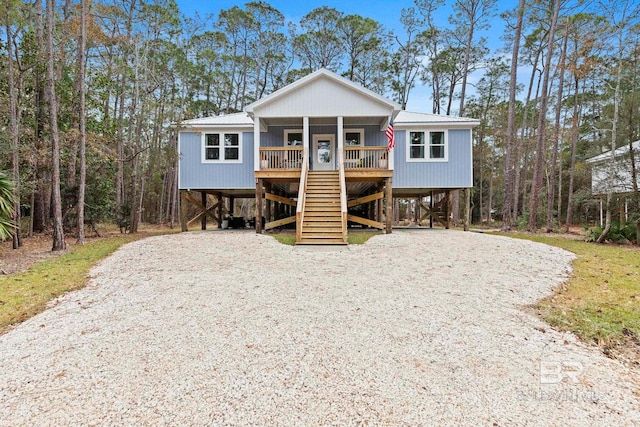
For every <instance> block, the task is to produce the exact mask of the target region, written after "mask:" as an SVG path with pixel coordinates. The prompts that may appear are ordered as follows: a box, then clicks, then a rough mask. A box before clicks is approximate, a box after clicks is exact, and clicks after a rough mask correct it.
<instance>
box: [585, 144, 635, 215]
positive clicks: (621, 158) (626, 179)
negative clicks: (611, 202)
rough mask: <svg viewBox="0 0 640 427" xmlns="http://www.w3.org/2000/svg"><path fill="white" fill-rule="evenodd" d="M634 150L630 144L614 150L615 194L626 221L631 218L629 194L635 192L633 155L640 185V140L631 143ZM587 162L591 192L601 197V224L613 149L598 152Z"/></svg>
mask: <svg viewBox="0 0 640 427" xmlns="http://www.w3.org/2000/svg"><path fill="white" fill-rule="evenodd" d="M631 145H632V147H633V150H632V151H631V152H629V145H627V144H625V145H623V146H622V147H619V148H616V150H615V151H614V152H613V155H614V158H615V162H614V167H613V173H614V176H613V188H612V190H613V194H617V195H619V196H621V197H620V201H619V202H620V222H621V223H622V222H623V220H624V221H625V222H626V221H628V219H629V203H628V200H627V197H626V196H627V195H628V194H630V193H632V192H633V174H632V170H633V166H632V164H631V156H632V155H633V156H634V160H635V165H636V171H637V173H636V184H638V186H640V179H639V178H638V175H640V170H638V169H639V166H640V140H639V141H636V142H634V143H633V144H631ZM587 163H588V164H590V165H591V192H592V194H593V195H594V196H596V197H598V198H599V199H600V225H602V224H603V216H604V215H603V214H604V213H603V210H604V207H603V203H602V196H604V195H606V194H607V187H608V185H609V183H608V180H609V167H610V164H611V150H609V151H607V152H604V153H602V154H598V155H597V156H595V157H591V158H590V159H587Z"/></svg>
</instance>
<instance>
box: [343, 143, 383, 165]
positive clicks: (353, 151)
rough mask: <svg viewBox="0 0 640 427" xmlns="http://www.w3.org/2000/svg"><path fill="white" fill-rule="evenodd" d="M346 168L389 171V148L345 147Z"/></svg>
mask: <svg viewBox="0 0 640 427" xmlns="http://www.w3.org/2000/svg"><path fill="white" fill-rule="evenodd" d="M344 168H345V169H346V170H359V169H389V153H388V151H387V147H353V146H351V147H344Z"/></svg>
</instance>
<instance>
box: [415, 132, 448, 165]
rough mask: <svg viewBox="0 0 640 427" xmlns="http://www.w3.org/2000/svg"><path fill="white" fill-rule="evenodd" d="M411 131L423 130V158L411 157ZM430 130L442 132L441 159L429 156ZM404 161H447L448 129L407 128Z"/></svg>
mask: <svg viewBox="0 0 640 427" xmlns="http://www.w3.org/2000/svg"><path fill="white" fill-rule="evenodd" d="M411 132H424V134H425V145H424V153H425V158H424V159H412V158H411ZM431 132H444V157H443V158H441V159H432V158H431V157H430V155H431V150H429V148H430V146H431V135H430V133H431ZM405 133H406V136H405V139H406V150H405V151H406V161H407V162H408V163H420V162H430V163H431V162H434V163H442V162H448V161H449V130H448V129H428V130H427V129H407V130H406V132H405Z"/></svg>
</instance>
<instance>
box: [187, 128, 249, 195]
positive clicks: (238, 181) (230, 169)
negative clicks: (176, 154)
mask: <svg viewBox="0 0 640 427" xmlns="http://www.w3.org/2000/svg"><path fill="white" fill-rule="evenodd" d="M241 140H242V163H228V164H225V163H223V162H222V163H202V147H201V144H202V138H201V136H200V134H199V133H195V132H180V188H181V189H217V190H224V189H247V188H255V178H254V171H253V132H241Z"/></svg>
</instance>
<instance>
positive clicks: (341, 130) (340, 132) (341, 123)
mask: <svg viewBox="0 0 640 427" xmlns="http://www.w3.org/2000/svg"><path fill="white" fill-rule="evenodd" d="M343 147H344V118H343V117H342V116H339V117H338V150H340V151H342V149H343ZM335 157H337V156H335ZM339 167H340V165H338V168H339Z"/></svg>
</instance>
